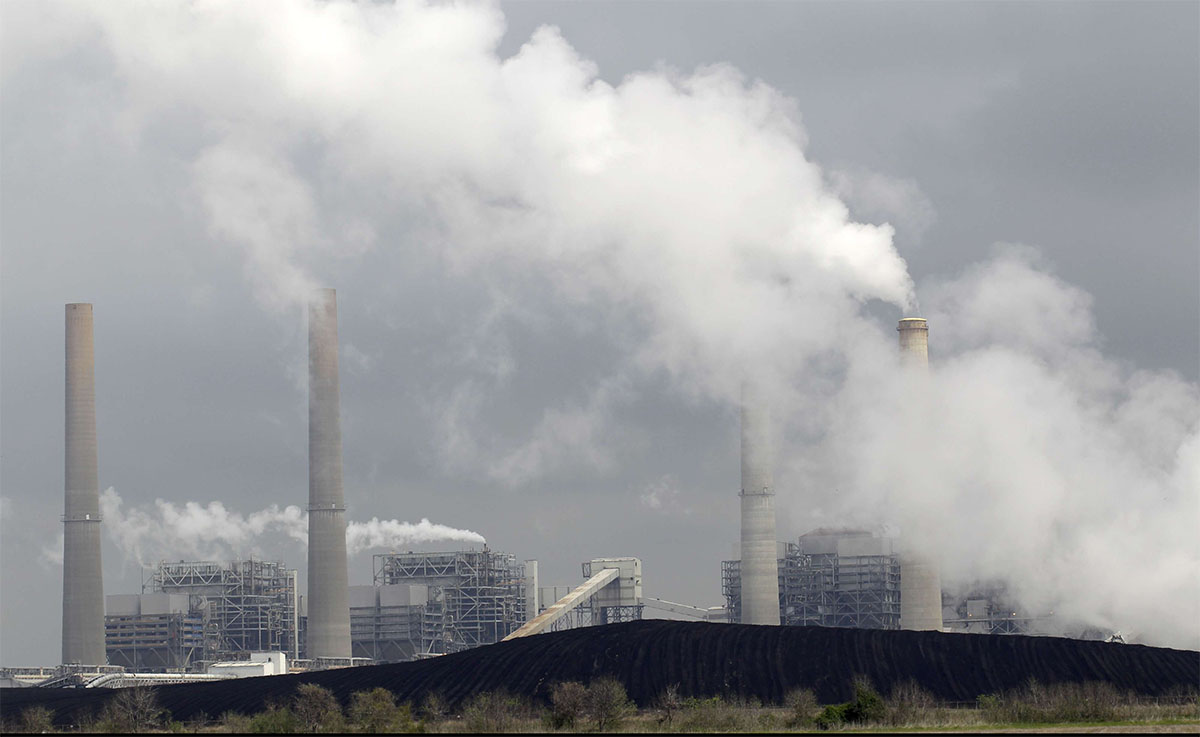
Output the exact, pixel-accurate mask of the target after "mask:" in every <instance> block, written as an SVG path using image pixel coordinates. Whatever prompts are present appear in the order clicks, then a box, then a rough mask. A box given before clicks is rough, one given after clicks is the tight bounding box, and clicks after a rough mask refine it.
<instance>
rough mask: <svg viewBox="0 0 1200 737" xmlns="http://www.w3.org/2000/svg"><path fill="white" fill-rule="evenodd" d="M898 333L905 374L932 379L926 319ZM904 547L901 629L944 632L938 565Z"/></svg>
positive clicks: (909, 322)
mask: <svg viewBox="0 0 1200 737" xmlns="http://www.w3.org/2000/svg"><path fill="white" fill-rule="evenodd" d="M896 330H897V331H898V332H899V334H900V365H901V367H902V370H903V371H904V372H905V373H906V374H908V375H910V376H911V377H912V379H913V380H914V382H917V381H919V382H924V381H925V380H927V379H928V376H929V324H928V323H927V322H926V321H925V319H924V318H920V317H906V318H904V319H903V320H901V321H900V324H899V325H898V326H897V328H896ZM915 396H920V393H919V392H917V393H915ZM910 543H911V540H910ZM904 547H905V550H902V551H901V554H900V628H901V629H906V630H937V631H941V629H942V577H941V572H940V571H939V569H938V564H937V561H936V560H934V559H933V558H930V557H929V556H927V555H925V554H924V553H922V552H920V551H919V550H918V549H914V546H912V545H911V544H909V545H905V546H904Z"/></svg>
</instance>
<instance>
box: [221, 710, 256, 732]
mask: <svg viewBox="0 0 1200 737" xmlns="http://www.w3.org/2000/svg"><path fill="white" fill-rule="evenodd" d="M221 731H222V732H228V733H230V734H242V733H245V732H249V731H250V717H248V716H246V715H245V714H239V713H237V712H236V711H227V712H225V713H224V714H222V715H221Z"/></svg>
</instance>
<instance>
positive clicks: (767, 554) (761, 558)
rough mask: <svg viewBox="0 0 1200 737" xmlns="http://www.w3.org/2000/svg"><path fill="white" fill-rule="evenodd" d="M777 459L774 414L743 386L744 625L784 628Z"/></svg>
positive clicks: (761, 399) (742, 563)
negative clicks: (774, 466)
mask: <svg viewBox="0 0 1200 737" xmlns="http://www.w3.org/2000/svg"><path fill="white" fill-rule="evenodd" d="M774 456H775V454H774V452H773V449H772V442H771V414H770V410H769V409H768V408H767V405H766V402H765V401H763V398H762V397H761V396H759V394H758V392H757V391H756V389H755V388H754V387H753V386H752V385H751V384H749V383H746V384H743V386H742V492H741V494H739V496H740V497H741V499H742V561H741V577H742V624H779V561H778V559H777V558H776V544H775V480H774V474H773V473H772V469H771V466H772V464H773V463H774V460H775V458H774Z"/></svg>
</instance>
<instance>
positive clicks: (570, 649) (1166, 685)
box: [0, 620, 1200, 723]
mask: <svg viewBox="0 0 1200 737" xmlns="http://www.w3.org/2000/svg"><path fill="white" fill-rule="evenodd" d="M1197 673H1200V653H1197V652H1195V651H1190V650H1172V649H1168V648H1159V647H1146V646H1143V645H1122V644H1110V643H1103V642H1089V641H1082V640H1069V639H1064V638H1058V637H1026V636H1021V635H1005V636H1000V635H963V634H943V633H938V632H897V631H886V630H857V629H832V628H823V627H762V626H753V625H732V624H706V623H694V622H675V621H665V620H643V621H640V622H628V623H623V624H614V625H608V626H603V627H588V628H583V629H574V630H567V631H563V632H555V633H550V634H545V635H538V636H534V637H527V638H522V639H518V640H513V641H511V642H502V643H499V644H496V645H489V646H487V647H481V648H477V649H475V650H469V651H466V652H461V653H455V654H453V655H446V656H443V657H438V658H432V659H429V660H423V661H418V662H413V663H398V664H394V665H377V666H368V667H360V668H347V669H341V670H330V671H322V672H316V673H305V674H300V675H291V676H273V677H266V678H250V679H243V680H236V681H218V682H211V683H199V684H184V685H175V686H162V687H160V688H158V689H157V692H158V698H159V702H160V703H161V705H162V706H163V707H164V708H165V709H168V710H169V711H170V712H171V714H172V715H173V718H175V719H178V720H182V721H186V720H189V719H193V718H196V717H197V716H198V715H200V714H201V713H203V714H207V715H209V716H218V715H220V714H222V713H224V712H226V711H230V710H232V711H238V712H242V713H244V714H252V713H256V712H258V711H261V710H263V709H264V708H266V706H267V705H269V704H272V703H281V704H282V703H286V702H287V700H288V699H289V698H290V697H291V696H292V694H293V693H294V691H295V689H296V687H297V686H298V685H299V684H301V683H316V684H319V685H322V686H325V687H327V688H329V689H330V690H332V691H333V693H334V694H335V695H336V696H337V697H338V698H339V699H340V700H341V701H342V703H343V704H347V703H348V702H349V700H350V695H351V694H352V693H354V692H355V691H363V690H369V689H372V688H376V687H379V686H382V687H384V688H386V689H388V690H390V691H392V692H393V693H394V694H396V696H397V697H398V698H399V700H401V701H408V702H412V703H414V704H418V703H420V702H421V701H422V699H424V697H425V696H426V694H429V693H433V692H436V693H438V694H439V695H440V696H441V697H442V698H443V699H444V700H445V701H446V702H448V703H449V704H451V705H457V704H461V703H462V702H463V701H465V700H467V699H469V698H470V697H472V696H474V695H475V694H478V693H481V692H484V691H494V690H501V689H503V690H506V691H508V692H510V693H513V694H517V695H521V696H525V697H527V698H530V699H533V700H536V701H544V700H546V699H547V697H548V695H549V690H550V687H551V686H552V685H553V684H555V683H558V682H561V681H571V680H575V681H582V682H585V683H586V682H588V681H590V680H592V679H594V678H597V677H600V676H614V677H616V678H617V679H619V680H620V681H621V682H622V683H624V684H625V688H626V690H627V691H628V692H629V695H630V697H631V698H633V699H634V701H636V702H637V703H638V704H639V705H642V706H645V705H648V704H651V703H653V701H654V699H655V698H656V697H657V696H658V695H659V694H660V693H662V691H663V690H664V689H666V687H667V686H669V685H671V684H678V686H679V690H680V693H681V695H683V696H685V697H686V696H725V697H731V696H736V697H742V698H756V699H759V700H761V701H762V702H764V703H772V702H774V703H779V702H781V701H782V700H783V697H784V694H786V693H787V692H788V691H790V690H792V689H795V688H810V689H812V690H813V691H814V692H815V693H816V695H817V698H818V699H819V700H820V701H821V702H822V703H833V702H838V701H846V700H848V699H849V698H850V696H851V692H852V683H853V680H854V678H855V677H856V676H865V677H867V678H869V679H870V680H871V681H872V682H873V683H874V684H875V686H876V687H877V688H878V689H879V690H880V691H881V692H883V693H885V694H886V693H888V692H889V691H890V690H891V689H892V688H893V687H894V686H897V685H899V684H902V683H905V682H907V681H915V682H916V683H918V684H920V685H921V686H922V687H923V688H925V689H926V690H928V691H929V692H930V693H932V694H933V695H934V696H936V697H938V698H939V699H942V700H946V701H972V700H974V699H975V698H976V697H977V696H978V695H980V694H985V693H997V692H1003V691H1007V690H1009V689H1012V688H1017V687H1019V686H1021V685H1023V684H1025V683H1026V682H1027V681H1028V680H1029V679H1031V678H1033V679H1036V680H1037V681H1039V682H1041V683H1044V684H1053V683H1063V682H1075V683H1080V682H1087V681H1101V682H1105V683H1109V684H1112V685H1113V686H1115V687H1117V688H1118V689H1120V690H1128V691H1133V692H1135V693H1138V694H1142V695H1147V696H1156V695H1161V694H1164V693H1165V692H1167V691H1169V690H1171V689H1172V688H1176V687H1180V686H1182V687H1194V686H1195V685H1196V679H1197ZM112 694H113V692H112V691H111V690H107V689H95V690H92V689H39V688H23V689H22V688H18V689H4V690H3V691H2V692H0V704H2V705H3V710H4V712H5V716H6V717H7V716H9V715H15V714H17V713H19V712H20V710H21V709H23V708H25V707H27V706H31V705H34V704H40V705H43V706H46V707H49V708H50V709H53V710H54V711H55V716H56V721H58V722H60V723H72V722H77V721H78V720H79V719H81V718H85V717H86V716H87V715H90V714H95V713H97V712H98V710H99V709H100V708H101V707H102V706H103V703H104V701H105V700H106V699H108V698H110V697H111V696H112Z"/></svg>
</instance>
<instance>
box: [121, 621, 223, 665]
mask: <svg viewBox="0 0 1200 737" xmlns="http://www.w3.org/2000/svg"><path fill="white" fill-rule="evenodd" d="M205 632H206V629H205V620H204V617H203V616H202V615H201V614H200V613H198V612H168V613H163V614H140V613H139V614H116V615H108V616H106V617H105V618H104V640H105V649H106V651H107V653H108V662H109V664H110V665H120V666H124V667H126V668H129V669H131V670H138V671H156V670H184V669H187V668H188V667H190V666H191V665H193V664H194V663H198V662H199V661H202V660H206V659H208V658H209V657H210V655H209V654H210V653H211V651H212V644H213V643H212V640H211V638H207V637H205Z"/></svg>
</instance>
